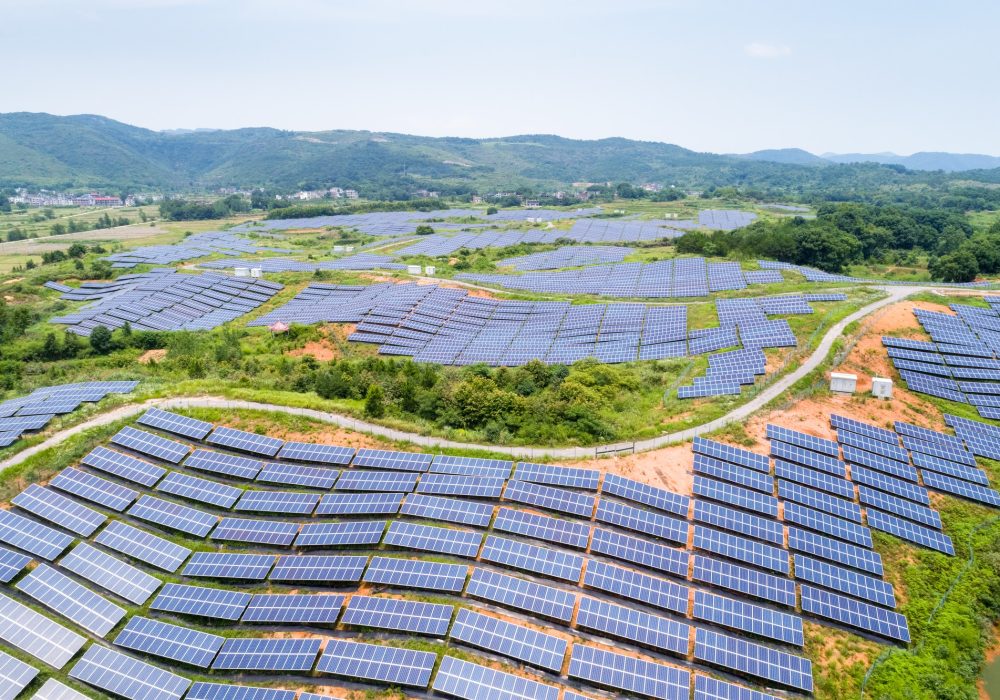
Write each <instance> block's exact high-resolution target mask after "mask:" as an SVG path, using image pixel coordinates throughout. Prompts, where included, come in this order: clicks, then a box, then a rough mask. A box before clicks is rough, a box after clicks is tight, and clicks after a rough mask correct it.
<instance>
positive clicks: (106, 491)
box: [49, 467, 139, 512]
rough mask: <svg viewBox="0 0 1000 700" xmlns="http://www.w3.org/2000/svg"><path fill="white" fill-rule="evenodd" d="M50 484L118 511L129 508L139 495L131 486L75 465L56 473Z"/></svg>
mask: <svg viewBox="0 0 1000 700" xmlns="http://www.w3.org/2000/svg"><path fill="white" fill-rule="evenodd" d="M49 486H52V487H55V488H57V489H59V490H60V491H65V492H66V493H71V494H73V495H74V496H79V497H80V498H84V499H86V500H88V501H91V502H93V503H96V504H98V505H102V506H104V507H105V508H110V509H111V510H114V511H118V512H120V511H123V510H125V509H126V508H128V507H129V506H130V505H131V504H132V501H134V500H135V499H137V498H138V497H139V494H138V493H137V492H136V491H133V490H132V489H130V488H126V487H124V486H122V485H120V484H116V483H114V482H113V481H108V480H107V479H102V478H101V477H99V476H95V475H93V474H88V473H87V472H82V471H80V470H79V469H74V468H73V467H66V468H65V469H63V470H62V471H61V472H59V473H58V474H56V475H55V477H54V478H53V479H52V481H50V482H49Z"/></svg>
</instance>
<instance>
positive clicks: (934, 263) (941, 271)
mask: <svg viewBox="0 0 1000 700" xmlns="http://www.w3.org/2000/svg"><path fill="white" fill-rule="evenodd" d="M927 271H928V272H930V274H931V277H933V278H934V279H936V280H941V281H942V282H971V281H972V280H974V279H976V275H978V274H979V263H977V262H976V256H975V255H973V254H972V253H970V252H969V251H968V250H964V249H963V250H958V251H956V252H954V253H948V254H947V255H942V256H941V257H939V258H934V259H932V260H931V261H930V262H929V263H928V264H927Z"/></svg>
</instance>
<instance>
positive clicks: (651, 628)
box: [576, 596, 691, 656]
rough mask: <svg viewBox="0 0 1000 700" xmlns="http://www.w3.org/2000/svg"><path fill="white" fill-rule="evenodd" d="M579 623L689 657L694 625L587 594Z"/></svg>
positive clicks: (582, 625) (608, 633) (580, 610)
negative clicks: (689, 645) (692, 626)
mask: <svg viewBox="0 0 1000 700" xmlns="http://www.w3.org/2000/svg"><path fill="white" fill-rule="evenodd" d="M576 625H577V627H581V628H584V629H590V630H595V631H597V632H603V633H605V634H607V635H610V636H612V637H618V638H620V639H625V640H628V641H630V642H634V643H636V644H639V645H641V646H646V647H652V648H654V649H657V650H658V651H664V652H672V653H675V654H680V655H682V656H686V655H687V653H688V640H689V637H690V633H691V628H690V627H689V626H688V625H686V624H684V623H682V622H678V621H676V620H671V619H669V618H666V617H660V616H658V615H652V614H650V613H646V612H643V611H641V610H634V609H632V608H628V607H626V606H623V605H617V604H615V603H610V602H608V601H603V600H597V599H596V598H588V597H586V596H584V597H583V598H581V599H580V609H579V612H577V616H576Z"/></svg>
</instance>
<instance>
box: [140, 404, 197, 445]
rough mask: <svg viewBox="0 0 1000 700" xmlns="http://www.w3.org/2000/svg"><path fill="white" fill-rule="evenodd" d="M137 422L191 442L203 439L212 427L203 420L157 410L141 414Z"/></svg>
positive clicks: (152, 409) (153, 409)
mask: <svg viewBox="0 0 1000 700" xmlns="http://www.w3.org/2000/svg"><path fill="white" fill-rule="evenodd" d="M137 422H138V423H139V424H141V425H145V426H148V427H150V428H159V429H160V430H166V431H167V432H169V433H174V434H175V435H183V436H184V437H187V438H191V439H192V440H202V439H204V438H205V436H206V435H208V434H209V433H210V432H212V427H213V426H212V424H211V423H206V422H205V421H203V420H195V419H194V418H188V417H187V416H181V415H178V414H176V413H171V412H169V411H164V410H161V409H159V408H151V409H149V410H148V411H146V412H145V413H144V414H142V416H141V417H140V418H139V420H138V421H137Z"/></svg>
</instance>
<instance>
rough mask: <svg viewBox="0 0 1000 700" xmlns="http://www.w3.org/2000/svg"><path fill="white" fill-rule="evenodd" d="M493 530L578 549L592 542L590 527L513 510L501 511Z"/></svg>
mask: <svg viewBox="0 0 1000 700" xmlns="http://www.w3.org/2000/svg"><path fill="white" fill-rule="evenodd" d="M493 529H494V530H500V531H502V532H513V533H516V534H518V535H525V536H527V537H531V538H532V539H537V540H547V541H549V542H556V543H558V544H562V545H565V546H567V547H576V548H578V549H586V548H587V542H588V541H589V540H590V526H589V525H584V524H583V523H575V522H571V521H569V520H563V519H561V518H552V517H549V516H547V515H540V514H538V513H528V512H525V511H522V510H514V509H513V508H501V509H500V512H499V513H498V514H497V518H496V520H495V521H494V523H493Z"/></svg>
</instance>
